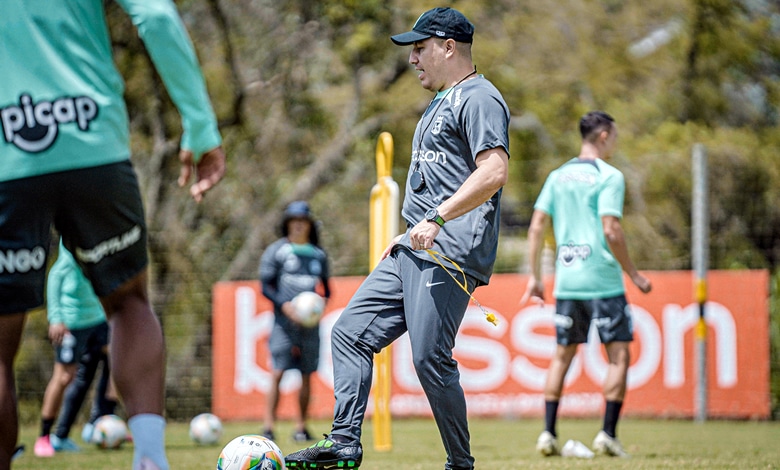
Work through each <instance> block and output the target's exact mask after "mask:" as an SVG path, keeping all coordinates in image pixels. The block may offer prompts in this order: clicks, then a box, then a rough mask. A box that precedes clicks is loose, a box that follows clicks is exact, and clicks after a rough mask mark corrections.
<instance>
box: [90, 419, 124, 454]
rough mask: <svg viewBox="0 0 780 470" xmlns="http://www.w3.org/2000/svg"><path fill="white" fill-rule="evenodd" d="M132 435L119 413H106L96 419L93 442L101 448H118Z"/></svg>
mask: <svg viewBox="0 0 780 470" xmlns="http://www.w3.org/2000/svg"><path fill="white" fill-rule="evenodd" d="M129 435H130V430H129V429H128V428H127V424H126V423H125V421H124V420H123V419H122V418H120V417H119V416H117V415H104V416H101V417H100V418H98V419H97V420H96V421H95V428H94V430H93V431H92V442H93V443H94V444H97V446H98V447H100V448H101V449H118V448H119V446H121V445H122V443H123V442H125V441H126V440H127V437H128V436H129Z"/></svg>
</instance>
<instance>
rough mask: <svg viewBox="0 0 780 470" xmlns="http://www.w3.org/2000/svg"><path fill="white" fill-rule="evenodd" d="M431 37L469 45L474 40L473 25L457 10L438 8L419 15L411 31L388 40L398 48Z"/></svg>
mask: <svg viewBox="0 0 780 470" xmlns="http://www.w3.org/2000/svg"><path fill="white" fill-rule="evenodd" d="M431 37H437V38H439V39H450V38H452V39H454V40H456V41H457V42H467V43H469V44H471V43H472V41H473V40H474V25H473V24H471V23H470V22H469V20H467V19H466V17H465V16H463V13H461V12H459V11H458V10H453V9H452V8H449V7H446V8H442V7H439V8H434V9H433V10H428V11H426V12H425V13H423V14H422V15H420V17H419V18H417V21H416V22H415V23H414V26H412V30H411V31H409V32H406V33H401V34H396V35H395V36H390V40H392V41H393V42H394V43H396V44H397V45H399V46H408V45H409V44H414V43H415V42H418V41H424V40H426V39H428V38H431Z"/></svg>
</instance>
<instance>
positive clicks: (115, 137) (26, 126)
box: [0, 0, 221, 182]
mask: <svg viewBox="0 0 780 470" xmlns="http://www.w3.org/2000/svg"><path fill="white" fill-rule="evenodd" d="M118 3H119V4H120V5H121V7H122V8H123V9H124V10H125V11H126V12H127V13H128V15H129V16H130V17H131V19H132V22H133V24H135V26H136V27H137V29H138V33H139V36H140V37H141V39H142V40H143V42H144V45H145V46H146V49H147V50H148V51H149V54H150V56H151V58H152V61H153V62H154V64H155V68H156V69H157V71H158V72H159V74H160V76H161V77H162V79H163V82H164V83H165V86H166V89H167V90H168V94H169V95H170V97H171V99H172V100H173V102H174V104H175V105H176V107H177V109H178V110H179V113H180V114H181V117H182V128H183V134H182V140H181V147H182V148H183V149H187V150H191V151H192V152H193V153H194V154H195V158H196V159H197V158H199V157H200V155H201V154H202V153H203V152H206V151H208V150H211V149H213V148H215V147H217V146H219V145H220V144H221V138H220V135H219V132H218V130H217V123H216V118H215V116H214V111H213V109H212V107H211V104H210V102H209V99H208V94H207V92H206V86H205V82H204V79H203V75H202V73H201V71H200V66H199V64H198V61H197V57H196V56H195V52H194V49H193V46H192V43H191V41H190V39H189V36H188V34H187V32H186V30H185V28H184V25H183V24H182V22H181V18H180V17H179V14H178V11H177V10H176V7H175V5H174V4H173V3H172V2H171V1H170V0H118ZM103 4H104V1H103V0H57V1H53V2H52V1H49V0H2V1H0V45H1V46H0V64H2V66H1V67H2V73H0V126H1V127H2V129H1V131H2V139H0V182H2V181H9V180H14V179H19V178H26V177H31V176H36V175H42V174H47V173H54V172H58V171H65V170H72V169H79V168H87V167H93V166H98V165H105V164H109V163H116V162H119V161H124V160H127V159H128V158H129V157H130V150H129V127H128V117H127V110H126V108H125V103H124V99H123V93H124V83H123V80H122V77H121V76H120V74H119V72H118V71H117V69H116V67H115V65H114V61H113V56H112V53H111V42H110V38H109V32H108V27H107V25H106V19H105V12H104V9H103Z"/></svg>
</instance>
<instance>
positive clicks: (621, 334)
mask: <svg viewBox="0 0 780 470" xmlns="http://www.w3.org/2000/svg"><path fill="white" fill-rule="evenodd" d="M591 323H593V326H594V327H595V328H596V329H597V330H598V333H599V338H600V339H601V342H602V343H604V344H606V343H611V342H613V341H633V339H634V327H633V325H632V322H631V311H630V309H629V307H628V303H627V302H626V296H625V295H619V296H616V297H609V298H606V299H589V300H572V299H558V300H556V302H555V334H556V338H557V341H558V344H560V345H563V346H566V345H569V344H580V343H587V342H588V330H589V329H590V325H591Z"/></svg>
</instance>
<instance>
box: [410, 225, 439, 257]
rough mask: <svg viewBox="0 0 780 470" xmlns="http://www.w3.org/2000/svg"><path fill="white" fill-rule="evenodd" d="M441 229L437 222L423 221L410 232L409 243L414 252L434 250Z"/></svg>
mask: <svg viewBox="0 0 780 470" xmlns="http://www.w3.org/2000/svg"><path fill="white" fill-rule="evenodd" d="M440 230H441V227H440V226H439V224H437V223H436V222H429V221H427V220H423V221H422V222H420V223H418V224H417V225H415V226H414V227H412V230H411V232H409V243H410V244H411V245H412V249H413V250H426V249H429V248H433V241H434V240H435V239H436V235H438V234H439V231H440Z"/></svg>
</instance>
